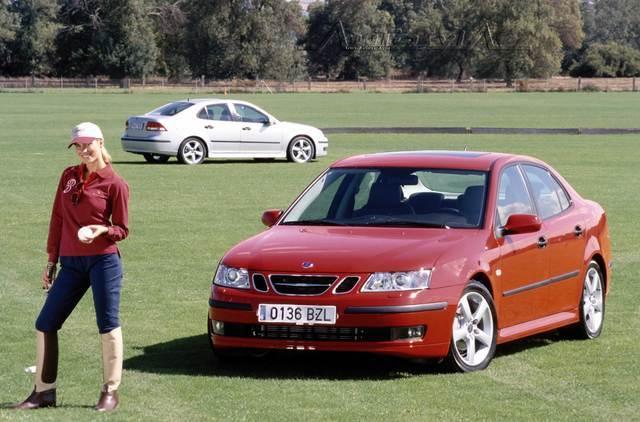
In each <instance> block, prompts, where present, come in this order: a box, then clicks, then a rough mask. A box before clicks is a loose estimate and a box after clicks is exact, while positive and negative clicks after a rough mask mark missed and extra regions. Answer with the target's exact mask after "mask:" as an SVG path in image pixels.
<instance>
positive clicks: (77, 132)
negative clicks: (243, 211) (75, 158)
mask: <svg viewBox="0 0 640 422" xmlns="http://www.w3.org/2000/svg"><path fill="white" fill-rule="evenodd" d="M95 139H104V136H103V135H102V131H101V130H100V128H99V127H98V125H97V124H95V123H91V122H82V123H80V124H78V125H77V126H76V127H74V128H73V129H71V143H70V144H69V146H68V147H67V148H70V147H71V145H73V144H90V143H91V142H93V141H94V140H95Z"/></svg>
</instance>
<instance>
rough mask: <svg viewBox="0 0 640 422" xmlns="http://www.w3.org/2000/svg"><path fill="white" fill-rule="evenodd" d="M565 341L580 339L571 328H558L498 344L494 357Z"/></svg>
mask: <svg viewBox="0 0 640 422" xmlns="http://www.w3.org/2000/svg"><path fill="white" fill-rule="evenodd" d="M567 341H582V340H581V339H580V338H578V337H576V335H575V334H574V333H573V331H572V329H571V328H564V329H558V330H555V331H550V332H547V333H542V334H538V335H536V336H533V337H527V338H523V339H520V340H516V341H511V342H509V343H506V344H501V345H498V348H497V349H496V355H495V357H496V358H500V357H501V356H509V355H513V354H517V353H520V352H522V351H525V350H533V349H537V348H539V347H546V346H550V345H552V344H555V343H560V342H567Z"/></svg>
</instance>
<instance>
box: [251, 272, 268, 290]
mask: <svg viewBox="0 0 640 422" xmlns="http://www.w3.org/2000/svg"><path fill="white" fill-rule="evenodd" d="M256 275H261V276H262V278H264V285H265V286H266V288H267V290H260V289H257V288H256V283H255V282H254V281H253V277H255V276H256ZM251 284H252V285H253V290H255V291H256V292H260V293H268V292H269V290H270V289H269V283H268V282H267V277H265V276H264V274H262V273H252V274H251Z"/></svg>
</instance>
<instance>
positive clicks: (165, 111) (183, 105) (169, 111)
mask: <svg viewBox="0 0 640 422" xmlns="http://www.w3.org/2000/svg"><path fill="white" fill-rule="evenodd" d="M193 104H194V103H190V102H187V101H176V102H175V103H171V104H166V105H163V106H162V107H159V108H156V109H155V110H153V111H152V112H150V113H149V114H153V115H156V116H175V115H176V114H178V113H180V112H182V111H184V110H186V109H188V108H189V107H191V106H192V105H193Z"/></svg>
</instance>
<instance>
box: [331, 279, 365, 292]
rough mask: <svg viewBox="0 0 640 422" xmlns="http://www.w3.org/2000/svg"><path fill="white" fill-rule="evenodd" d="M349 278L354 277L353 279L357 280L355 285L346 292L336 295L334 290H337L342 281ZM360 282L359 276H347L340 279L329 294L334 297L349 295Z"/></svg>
mask: <svg viewBox="0 0 640 422" xmlns="http://www.w3.org/2000/svg"><path fill="white" fill-rule="evenodd" d="M351 277H355V278H357V279H358V281H356V282H355V284H354V285H353V287H352V288H350V289H349V290H347V291H346V292H340V293H336V289H337V288H338V287H340V285H341V284H342V282H343V281H345V280H346V279H347V278H351ZM360 280H361V278H360V276H358V275H348V276H345V277H342V280H340V281H338V282H337V283H336V287H334V288H333V290H332V291H331V293H332V294H334V295H346V294H347V293H350V292H351V291H353V289H355V288H356V286H357V285H358V283H360Z"/></svg>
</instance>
